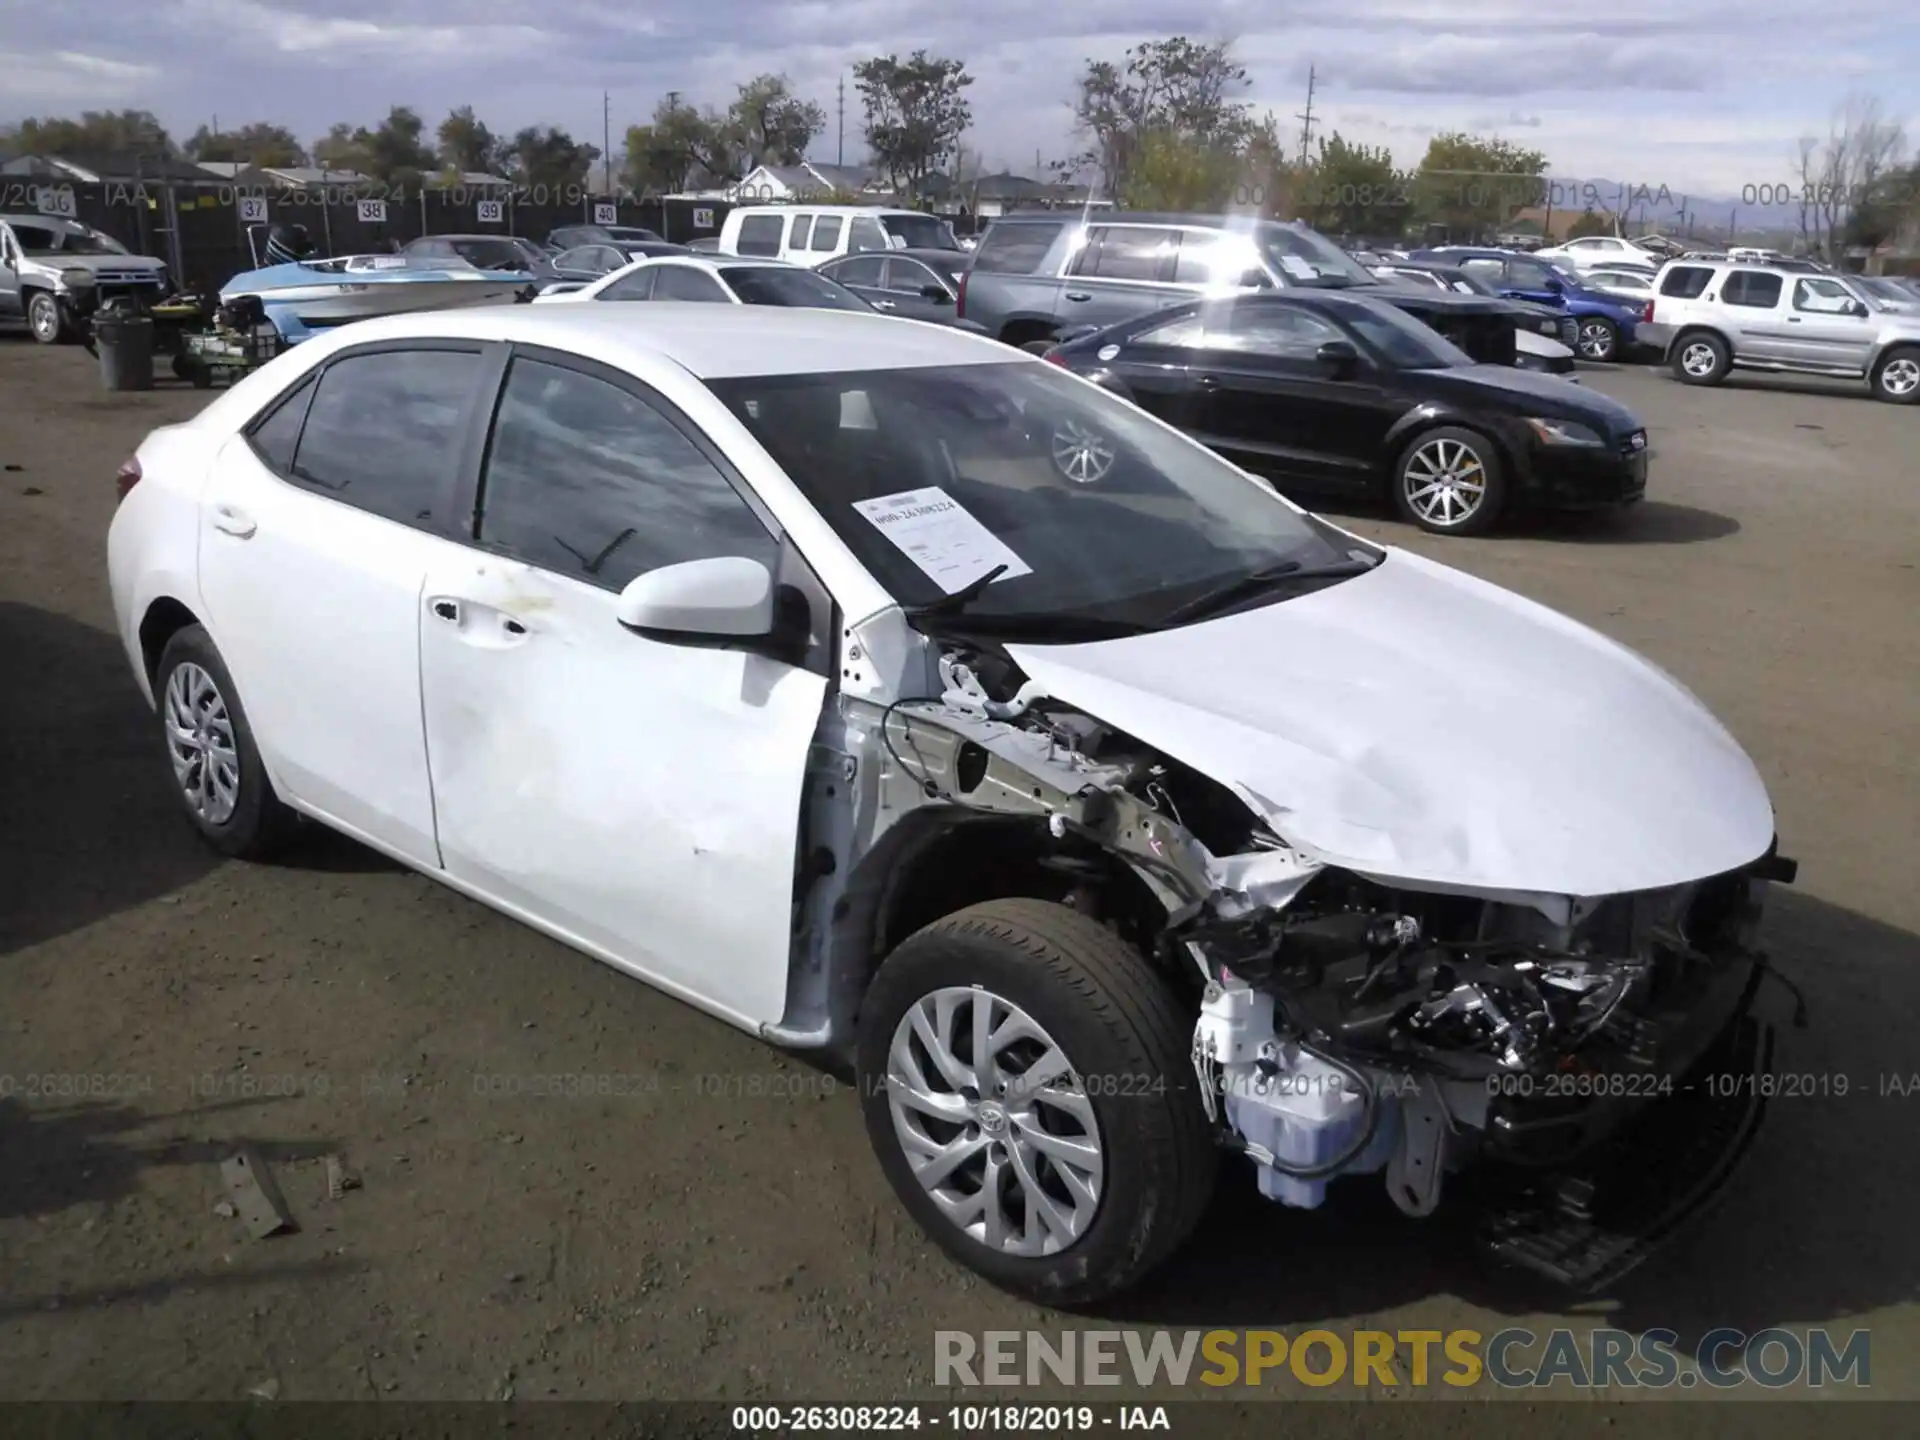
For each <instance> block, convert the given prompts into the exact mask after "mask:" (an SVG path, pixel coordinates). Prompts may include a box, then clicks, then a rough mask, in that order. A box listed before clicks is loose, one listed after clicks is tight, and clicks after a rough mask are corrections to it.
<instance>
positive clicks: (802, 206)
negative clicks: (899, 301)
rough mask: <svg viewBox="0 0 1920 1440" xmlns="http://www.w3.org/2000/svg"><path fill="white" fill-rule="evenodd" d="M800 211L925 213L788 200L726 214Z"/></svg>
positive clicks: (877, 213)
mask: <svg viewBox="0 0 1920 1440" xmlns="http://www.w3.org/2000/svg"><path fill="white" fill-rule="evenodd" d="M802 210H804V211H806V212H807V213H808V214H813V213H814V212H816V211H820V210H827V211H831V212H832V213H833V214H835V215H872V216H875V217H878V216H881V215H920V214H923V213H925V212H923V211H920V210H908V209H905V208H904V207H902V206H899V205H827V204H820V205H816V204H814V203H813V202H812V201H810V200H788V201H785V202H783V203H782V204H779V205H741V206H739V207H737V208H735V209H733V210H729V211H728V212H727V218H728V219H729V220H731V219H732V218H733V217H734V216H735V215H795V214H798V213H799V212H800V211H802ZM932 218H935V219H937V218H939V217H937V216H935V217H932Z"/></svg>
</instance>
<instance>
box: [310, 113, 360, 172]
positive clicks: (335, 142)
mask: <svg viewBox="0 0 1920 1440" xmlns="http://www.w3.org/2000/svg"><path fill="white" fill-rule="evenodd" d="M365 133H366V132H365V131H363V130H356V129H355V128H354V127H353V126H352V125H350V124H348V123H347V122H346V121H344V120H342V121H341V122H340V123H339V124H337V125H334V126H333V127H331V128H330V129H329V130H328V131H327V133H326V134H324V135H322V136H321V137H320V138H319V139H318V140H316V141H314V142H313V163H314V164H316V165H318V166H320V167H321V168H322V169H326V170H353V171H357V172H359V173H361V174H365V173H366V168H367V163H368V162H367V152H366V148H365V147H364V146H363V145H361V143H360V140H359V136H360V135H362V134H365Z"/></svg>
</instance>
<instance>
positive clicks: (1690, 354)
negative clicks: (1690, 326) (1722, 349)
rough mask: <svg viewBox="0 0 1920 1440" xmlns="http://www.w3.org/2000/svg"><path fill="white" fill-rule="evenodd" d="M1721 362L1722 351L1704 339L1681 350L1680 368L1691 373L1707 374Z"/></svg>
mask: <svg viewBox="0 0 1920 1440" xmlns="http://www.w3.org/2000/svg"><path fill="white" fill-rule="evenodd" d="M1719 363H1720V353H1719V352H1718V351H1717V350H1715V349H1714V348H1713V346H1711V345H1709V344H1707V343H1706V341H1704V340H1696V341H1694V342H1693V343H1692V344H1691V345H1689V346H1687V348H1686V349H1684V350H1682V351H1681V352H1680V368H1681V369H1682V370H1684V371H1686V372H1687V374H1689V375H1694V376H1702V377H1704V376H1707V375H1711V374H1712V373H1713V372H1714V368H1715V367H1716V366H1717V365H1719Z"/></svg>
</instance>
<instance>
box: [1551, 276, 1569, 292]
mask: <svg viewBox="0 0 1920 1440" xmlns="http://www.w3.org/2000/svg"><path fill="white" fill-rule="evenodd" d="M1547 289H1548V290H1550V291H1552V292H1553V293H1554V294H1555V295H1562V294H1565V293H1566V289H1567V282H1566V281H1564V280H1562V279H1561V278H1560V277H1559V276H1558V275H1549V276H1548V277H1547Z"/></svg>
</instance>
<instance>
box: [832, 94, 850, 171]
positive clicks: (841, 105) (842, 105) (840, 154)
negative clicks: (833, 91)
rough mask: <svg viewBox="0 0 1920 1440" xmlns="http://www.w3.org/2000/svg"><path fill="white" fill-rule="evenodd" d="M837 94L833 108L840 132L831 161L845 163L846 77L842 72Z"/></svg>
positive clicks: (836, 163) (839, 163)
mask: <svg viewBox="0 0 1920 1440" xmlns="http://www.w3.org/2000/svg"><path fill="white" fill-rule="evenodd" d="M839 96H840V98H839V101H838V103H837V104H836V106H835V109H836V110H837V112H838V114H839V121H840V132H839V140H838V142H837V143H836V144H835V145H834V147H833V163H834V164H835V165H845V164H846V163H847V77H846V75H845V74H844V73H843V74H842V75H841V76H840V87H839Z"/></svg>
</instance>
